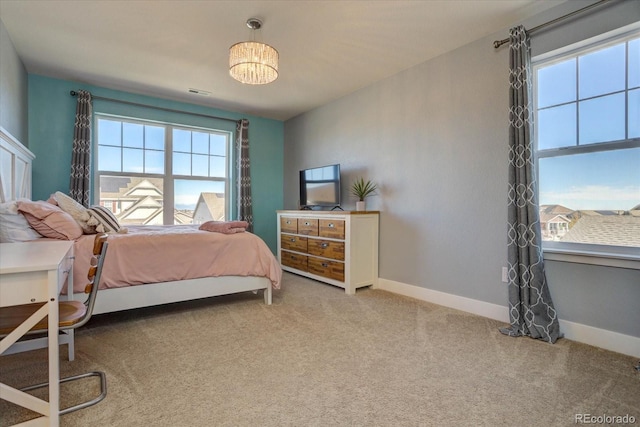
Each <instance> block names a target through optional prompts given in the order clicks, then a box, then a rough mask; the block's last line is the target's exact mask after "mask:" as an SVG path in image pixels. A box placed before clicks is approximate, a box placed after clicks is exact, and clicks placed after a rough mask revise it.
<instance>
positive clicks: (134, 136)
mask: <svg viewBox="0 0 640 427" xmlns="http://www.w3.org/2000/svg"><path fill="white" fill-rule="evenodd" d="M143 142H144V133H143V126H142V125H139V124H136V123H122V145H124V146H125V147H133V148H142V147H143Z"/></svg>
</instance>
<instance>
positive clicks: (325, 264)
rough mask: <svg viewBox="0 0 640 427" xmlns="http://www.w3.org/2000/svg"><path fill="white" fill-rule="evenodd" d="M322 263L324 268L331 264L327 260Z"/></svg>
mask: <svg viewBox="0 0 640 427" xmlns="http://www.w3.org/2000/svg"><path fill="white" fill-rule="evenodd" d="M320 265H322V266H323V267H324V268H327V267H329V264H327V263H326V262H323V263H322V264H320Z"/></svg>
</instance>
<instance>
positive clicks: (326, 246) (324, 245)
mask: <svg viewBox="0 0 640 427" xmlns="http://www.w3.org/2000/svg"><path fill="white" fill-rule="evenodd" d="M320 247H321V248H322V249H327V248H328V247H329V244H328V243H327V242H322V243H320Z"/></svg>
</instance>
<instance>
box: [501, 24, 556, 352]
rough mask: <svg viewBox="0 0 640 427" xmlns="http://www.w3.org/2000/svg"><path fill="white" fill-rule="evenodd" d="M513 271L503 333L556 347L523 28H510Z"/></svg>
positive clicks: (528, 55) (510, 256)
mask: <svg viewBox="0 0 640 427" xmlns="http://www.w3.org/2000/svg"><path fill="white" fill-rule="evenodd" d="M510 42H511V48H510V58H509V65H510V67H509V84H510V88H509V93H510V96H509V97H510V109H509V122H510V123H509V187H508V188H509V193H508V199H509V200H508V246H507V250H508V269H509V319H510V322H511V326H510V327H506V328H501V329H500V332H502V333H503V334H506V335H510V336H521V335H526V336H530V337H531V338H538V339H542V340H544V341H547V342H550V343H554V342H555V341H556V340H557V339H558V338H559V335H560V327H559V324H558V317H557V315H556V310H555V309H554V307H553V302H552V301H551V294H550V293H549V288H548V286H547V281H546V276H545V271H544V261H543V258H542V246H541V241H542V237H541V233H540V213H539V211H538V201H537V195H536V185H537V183H536V176H535V169H534V166H535V163H534V158H533V147H532V144H533V138H532V124H533V123H532V122H533V116H532V114H533V112H532V109H533V106H532V104H531V100H532V97H531V94H532V86H531V85H532V82H531V77H532V75H531V51H530V44H529V36H528V35H527V33H526V31H525V29H524V27H522V26H519V27H515V28H512V29H511V30H510Z"/></svg>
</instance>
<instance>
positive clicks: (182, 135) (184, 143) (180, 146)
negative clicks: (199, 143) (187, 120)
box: [173, 129, 191, 153]
mask: <svg viewBox="0 0 640 427" xmlns="http://www.w3.org/2000/svg"><path fill="white" fill-rule="evenodd" d="M173 151H174V152H175V151H182V152H184V153H190V152H191V132H189V131H187V130H182V129H174V130H173Z"/></svg>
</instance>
